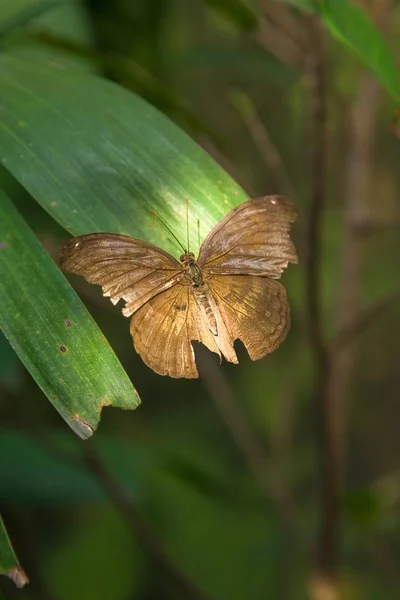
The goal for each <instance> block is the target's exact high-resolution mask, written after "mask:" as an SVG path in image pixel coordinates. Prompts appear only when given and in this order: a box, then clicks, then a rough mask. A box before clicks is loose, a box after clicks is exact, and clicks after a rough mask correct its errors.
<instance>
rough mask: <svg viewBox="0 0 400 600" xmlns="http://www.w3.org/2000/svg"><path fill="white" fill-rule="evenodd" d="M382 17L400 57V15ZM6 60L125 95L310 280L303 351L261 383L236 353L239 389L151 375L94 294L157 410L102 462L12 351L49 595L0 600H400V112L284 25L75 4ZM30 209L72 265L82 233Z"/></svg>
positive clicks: (299, 292)
mask: <svg viewBox="0 0 400 600" xmlns="http://www.w3.org/2000/svg"><path fill="white" fill-rule="evenodd" d="M293 4H295V3H293ZM298 4H301V3H300V2H298ZM361 4H362V5H363V6H364V7H365V9H366V11H367V12H368V13H369V14H370V15H371V16H372V18H373V19H374V20H375V21H376V23H377V24H378V26H379V27H380V28H381V29H382V30H383V31H384V32H385V35H386V36H387V38H388V39H389V40H390V43H391V44H392V46H393V47H394V48H396V43H397V45H398V41H397V42H396V39H397V38H398V29H399V21H400V14H399V9H398V7H397V3H395V2H390V1H386V0H385V1H384V2H381V1H380V0H375V1H371V2H364V3H361ZM0 8H1V5H0ZM396 36H397V38H396ZM3 45H5V50H4V51H9V52H14V53H16V54H19V55H24V54H26V55H30V56H32V55H36V56H37V58H38V60H40V59H42V58H43V57H46V58H48V57H49V56H51V55H54V56H57V60H62V61H65V62H66V63H68V62H71V63H72V64H73V65H79V66H80V67H84V68H88V69H90V70H91V71H93V72H97V73H100V74H102V75H103V76H105V77H108V78H111V79H113V80H115V81H117V82H118V83H120V84H122V85H123V86H125V87H127V88H129V89H131V90H132V91H134V92H135V93H137V94H139V95H141V96H142V97H144V98H146V99H147V100H148V101H150V102H151V103H152V104H154V105H155V106H156V107H157V108H158V109H160V110H161V111H162V112H164V113H165V114H166V115H168V116H169V117H170V118H171V119H172V120H174V121H175V122H176V123H177V124H178V125H180V126H181V127H182V128H183V129H185V130H186V131H187V132H188V133H189V134H190V135H191V136H192V138H194V139H195V140H196V141H197V142H198V143H200V144H201V145H202V146H203V147H204V148H205V149H206V150H207V151H208V152H209V153H210V154H211V155H212V156H214V158H215V159H216V160H217V161H218V162H219V163H220V164H221V165H222V166H223V167H224V168H225V169H226V170H227V171H228V172H229V173H230V174H231V175H232V176H233V177H234V178H235V179H236V180H237V181H238V182H239V183H240V184H241V185H242V186H243V187H244V188H245V190H246V191H247V192H248V193H249V194H250V195H251V196H256V195H262V194H269V193H285V194H289V195H290V196H291V197H292V198H293V201H294V202H295V204H296V206H297V209H298V212H299V219H298V222H297V224H296V225H295V226H294V230H293V237H294V240H295V242H296V245H297V248H298V252H299V256H300V264H299V265H298V266H290V267H289V268H288V270H287V272H286V273H285V275H284V276H283V282H284V284H285V286H286V288H287V291H288V295H289V299H290V304H291V307H292V328H291V331H290V334H289V336H288V338H287V340H286V342H285V343H284V344H283V345H282V346H281V347H280V348H279V349H278V350H277V351H276V352H275V353H274V354H273V355H272V356H269V357H267V358H265V359H263V360H261V361H259V362H257V363H252V362H251V361H250V359H249V358H248V356H247V355H246V352H245V351H244V349H243V348H242V347H240V344H238V346H239V350H238V351H239V359H240V364H239V365H238V366H233V365H227V364H224V365H222V367H219V366H218V364H217V363H218V361H215V360H214V357H213V356H210V355H208V354H207V353H204V352H201V354H200V355H199V360H200V361H201V364H202V365H203V370H204V373H205V375H204V377H203V378H202V379H200V380H199V381H184V380H177V381H175V380H172V379H168V378H162V377H159V376H157V375H156V374H154V373H153V372H152V371H150V370H149V369H148V368H147V367H145V366H144V365H143V363H142V362H141V360H140V359H139V357H138V356H137V355H136V354H135V352H134V351H133V349H132V344H131V340H130V336H129V331H128V323H127V321H126V320H124V319H123V318H122V317H121V316H120V310H119V309H114V308H113V307H112V306H109V304H108V303H107V301H105V300H104V299H103V298H102V297H101V294H100V292H99V290H98V289H97V288H94V287H93V288H91V287H90V286H86V285H85V284H84V283H83V282H82V281H81V280H78V279H74V280H73V284H74V286H75V288H76V289H77V291H78V292H79V293H80V295H81V297H82V298H83V300H84V301H85V303H86V304H87V306H88V308H89V310H90V312H91V313H92V314H93V316H94V317H95V319H96V321H97V322H98V323H99V325H100V327H101V329H102V330H103V332H104V334H105V335H106V337H107V338H108V340H109V341H110V343H111V344H112V346H113V348H114V349H115V351H116V353H117V355H118V356H119V358H120V359H121V361H122V363H123V365H124V367H125V368H126V370H127V372H128V373H129V375H130V376H131V377H132V379H133V381H134V383H135V385H136V386H137V388H138V391H139V393H140V395H141V397H142V405H141V407H140V408H139V409H138V410H136V411H133V412H122V411H118V410H116V409H106V410H105V411H104V413H103V417H102V422H101V425H100V428H99V431H98V432H97V433H96V434H95V436H94V438H93V439H92V440H91V441H89V442H86V443H85V444H83V442H81V441H79V440H78V439H77V438H76V437H75V436H74V434H73V433H72V432H71V431H69V429H68V427H67V426H66V424H65V423H64V422H63V421H62V420H61V418H60V417H59V416H58V414H57V413H56V412H55V411H54V409H53V408H52V406H51V405H50V403H49V402H48V401H47V399H46V398H45V397H44V396H43V395H42V394H41V392H40V391H39V389H38V387H37V386H36V385H35V383H34V382H33V381H32V379H31V378H30V376H29V375H28V374H27V372H26V371H25V370H24V368H23V367H22V365H21V364H20V362H19V361H18V359H17V358H16V356H15V355H14V353H13V352H12V350H11V349H10V347H9V345H8V343H7V342H6V340H5V339H4V338H2V337H0V420H1V434H0V456H1V463H2V464H1V480H0V508H1V510H2V513H3V516H4V518H5V521H6V524H7V527H8V530H9V533H10V536H11V538H12V540H13V543H14V546H15V549H16V551H17V554H18V556H19V559H20V560H21V563H22V564H23V566H24V568H25V570H26V572H27V573H28V575H29V577H30V579H31V584H30V585H29V586H27V587H26V588H24V590H22V591H17V590H15V589H14V587H13V585H12V583H11V582H8V581H7V580H5V579H4V578H2V580H1V581H0V586H1V587H0V590H1V591H0V593H3V595H4V597H5V598H17V597H18V598H23V599H27V598H29V599H32V600H42V599H43V600H47V599H48V600H50V599H52V598H56V599H60V600H63V599H65V600H66V599H71V598H73V599H74V600H79V599H81V598H82V599H83V598H93V599H96V600H102V599H104V600H106V599H107V600H108V599H112V600H125V599H127V600H128V599H129V600H134V599H137V600H154V599H158V598H165V599H170V598H171V599H175V598H185V599H186V598H192V597H193V598H196V597H199V598H200V597H206V596H201V595H198V596H197V595H196V594H198V592H197V591H196V587H197V586H199V587H201V588H202V589H203V590H204V593H207V594H208V595H209V597H210V598H214V599H220V600H225V599H229V600H236V599H237V600H239V599H244V598H251V599H252V600H258V599H260V600H261V599H266V598H271V599H277V598H285V599H293V600H297V599H303V598H316V599H318V600H325V599H326V600H330V599H331V598H335V597H340V598H346V599H349V600H352V599H361V598H362V599H364V598H366V599H368V600H370V599H371V600H372V599H375V598H379V599H380V598H395V597H397V592H396V590H397V589H398V586H399V584H400V572H399V569H398V565H399V559H400V542H399V539H400V538H399V534H400V528H399V501H400V480H399V473H400V463H399V450H400V443H399V435H398V430H399V422H400V408H399V403H398V397H399V394H398V389H399V384H400V369H399V367H400V363H399V352H400V347H399V335H398V333H399V323H400V312H399V297H400V295H399V289H400V288H399V259H398V256H399V250H400V243H399V239H398V238H399V229H398V225H399V204H398V193H397V187H398V184H399V176H398V173H399V171H398V161H399V158H400V146H399V140H398V138H397V137H396V135H395V131H394V129H393V125H392V119H393V116H394V111H395V107H394V106H393V105H392V104H391V103H390V102H389V101H388V100H387V98H386V97H385V95H384V94H383V92H382V91H381V90H380V89H379V86H378V84H377V83H376V81H375V80H374V79H373V77H372V76H371V75H370V74H368V73H367V72H366V71H365V70H364V69H363V68H362V66H361V64H360V63H359V62H358V60H356V59H355V58H353V57H352V56H351V55H350V54H349V53H348V52H347V51H346V50H345V49H343V47H341V46H339V45H338V44H337V43H336V42H334V41H332V39H331V38H330V37H329V35H328V34H326V33H325V32H324V29H323V26H321V25H320V23H319V22H318V20H317V19H316V18H314V17H313V16H312V15H311V14H308V13H306V12H302V11H300V10H296V9H295V8H292V7H290V6H288V5H285V4H284V3H282V2H274V1H271V2H268V1H266V0H265V1H264V2H258V3H254V4H252V3H250V2H248V3H246V2H239V1H238V0H232V1H231V2H228V1H227V0H225V1H224V0H208V1H207V2H205V1H204V2H200V1H196V0H157V1H156V0H140V1H137V2H129V1H128V0H114V2H106V1H105V0H103V1H101V0H97V1H96V0H87V1H85V2H72V3H71V4H69V5H68V6H64V7H61V8H60V7H55V8H54V7H53V8H51V7H50V8H49V10H47V11H44V12H43V13H42V14H41V15H37V16H35V18H34V19H33V20H31V21H29V22H28V23H24V24H23V26H20V27H18V26H17V27H16V28H15V29H14V30H12V31H9V32H8V34H7V36H6V38H5V43H4V44H3ZM19 196H20V197H19V202H18V206H19V208H20V210H21V212H22V213H23V214H24V216H25V217H26V218H27V220H28V222H29V224H30V225H31V226H32V227H33V228H34V230H35V231H36V233H37V234H38V236H39V238H40V240H41V241H42V243H43V244H44V245H45V247H46V248H47V249H48V251H49V252H50V253H51V254H52V255H53V256H54V257H56V256H57V252H58V250H59V248H60V246H61V244H62V242H63V240H64V239H65V238H66V237H67V234H66V232H63V231H60V229H59V227H57V226H56V225H55V224H54V222H52V221H51V219H50V217H48V216H47V215H46V214H45V213H44V212H42V211H41V209H40V208H39V207H38V205H37V204H35V203H34V202H33V201H31V199H30V198H28V197H27V196H26V195H25V194H23V193H22V192H21V193H20V195H19ZM85 461H86V462H85ZM85 465H86V466H85ZM114 478H117V479H118V481H119V484H116V483H115V482H114ZM102 486H108V488H109V489H108V492H107V493H106V494H104V491H103V492H102V491H101V487H102ZM110 490H111V491H110ZM110 496H111V499H110ZM126 498H127V499H128V503H130V506H126V504H125V503H124V501H125V499H126ZM160 544H161V545H164V546H163V547H160ZM164 551H165V552H166V554H164ZM187 580H189V581H187ZM185 582H186V583H185ZM185 586H186V587H185ZM338 590H339V591H338ZM334 592H336V593H337V594H340V595H338V596H333V595H332V594H333V593H334Z"/></svg>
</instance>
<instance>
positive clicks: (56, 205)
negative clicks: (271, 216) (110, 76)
mask: <svg viewBox="0 0 400 600" xmlns="http://www.w3.org/2000/svg"><path fill="white" fill-rule="evenodd" d="M0 87H1V90H2V92H1V97H0V112H1V115H2V124H1V125H0V148H1V156H0V160H1V161H2V163H3V165H4V166H5V167H6V168H7V169H8V170H9V171H10V172H11V173H12V174H13V175H14V177H15V178H16V179H18V181H19V182H20V183H21V184H22V185H23V186H24V187H25V188H26V189H27V190H28V191H29V192H30V194H31V195H32V196H33V197H34V198H35V199H36V200H37V201H38V202H39V203H40V204H41V205H42V206H43V207H44V209H45V210H46V211H47V212H49V213H50V214H51V215H52V216H53V217H54V218H55V219H56V220H57V221H58V222H59V223H60V224H61V225H63V226H64V227H65V228H66V229H67V230H68V231H70V232H71V233H72V234H73V235H80V234H83V233H89V232H96V231H112V232H118V233H125V234H128V235H132V236H134V237H139V238H142V239H146V240H147V241H149V242H151V243H154V244H157V245H158V246H162V247H163V248H164V249H165V250H167V251H169V252H171V253H173V254H175V255H176V254H177V252H179V253H180V249H177V244H176V242H175V241H174V240H173V239H172V237H171V236H170V234H169V233H168V231H167V230H166V228H165V227H163V226H162V225H161V224H160V223H159V222H158V221H156V220H155V219H154V217H153V216H152V214H151V213H150V209H154V210H155V211H156V212H157V213H158V214H159V215H160V216H161V217H162V218H163V219H164V220H165V221H166V223H168V225H169V227H171V228H172V230H173V231H174V233H175V234H176V235H177V236H178V238H179V239H180V240H182V243H183V244H184V245H185V244H186V216H185V204H186V200H187V199H188V200H189V229H190V240H191V250H193V251H196V249H198V229H197V221H198V220H199V223H200V235H201V237H204V236H205V234H206V233H208V231H209V230H210V229H211V228H212V227H213V226H214V225H215V224H216V223H217V222H218V221H219V220H220V219H221V218H222V217H223V215H224V214H225V213H226V212H227V211H228V210H229V209H231V208H233V206H235V205H236V204H238V203H240V202H243V201H245V200H246V199H247V195H246V194H245V193H244V192H243V190H242V189H241V188H240V187H239V186H238V185H237V184H236V183H235V182H234V181H233V180H232V179H231V178H230V177H229V176H228V175H227V174H226V173H225V171H224V170H223V169H222V168H220V167H219V166H218V165H217V164H216V163H215V162H214V161H213V160H212V159H211V157H210V156H208V155H207V154H206V153H205V152H204V151H203V150H202V149H201V148H200V147H199V146H197V145H196V144H195V143H194V142H193V141H192V140H191V139H190V138H189V137H188V136H187V135H186V134H185V133H184V132H183V131H181V130H180V129H179V128H178V127H176V126H175V125H174V124H173V123H171V121H169V120H168V119H167V118H166V117H164V116H163V115H162V114H160V113H159V112H158V111H157V110H155V109H154V108H153V107H152V106H150V105H149V104H147V103H146V102H145V101H143V100H141V99H140V98H138V97H136V96H135V95H134V94H132V93H130V92H128V91H127V90H124V89H123V88H121V87H119V86H117V85H115V84H114V83H111V82H109V81H106V80H104V79H101V78H99V77H95V76H91V75H85V74H82V73H79V72H76V71H74V70H72V69H71V70H68V69H64V68H58V69H57V68H55V67H54V66H52V67H50V66H47V65H45V64H40V65H39V64H35V63H30V62H29V61H22V60H17V59H15V58H13V57H11V56H5V55H3V56H0Z"/></svg>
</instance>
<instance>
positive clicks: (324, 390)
mask: <svg viewBox="0 0 400 600" xmlns="http://www.w3.org/2000/svg"><path fill="white" fill-rule="evenodd" d="M309 23H310V24H309V39H310V49H309V75H310V104H311V128H312V139H311V147H312V151H311V205H310V213H309V229H308V256H307V312H308V315H307V317H308V318H307V321H308V331H309V337H310V342H311V346H312V349H313V352H314V356H315V362H316V365H317V383H316V402H317V415H318V417H317V419H318V422H317V435H318V442H319V456H320V460H321V463H320V469H321V472H320V485H321V488H320V530H319V534H318V540H317V557H318V558H317V569H318V571H319V572H320V574H321V576H322V577H323V578H324V579H327V580H334V578H335V574H336V567H337V529H338V520H339V510H338V506H339V503H338V487H337V465H336V449H335V439H334V432H333V414H332V412H333V411H332V404H331V398H330V394H329V378H330V365H329V355H328V350H327V347H326V343H325V340H324V332H323V324H322V315H321V302H320V291H321V281H320V275H321V269H320V258H321V233H322V219H323V211H324V205H325V200H326V174H327V173H326V164H327V160H326V159H327V157H326V153H327V139H326V121H327V102H326V62H325V53H324V32H323V29H322V26H321V24H320V22H319V21H318V20H317V19H316V18H315V17H311V18H310V22H309Z"/></svg>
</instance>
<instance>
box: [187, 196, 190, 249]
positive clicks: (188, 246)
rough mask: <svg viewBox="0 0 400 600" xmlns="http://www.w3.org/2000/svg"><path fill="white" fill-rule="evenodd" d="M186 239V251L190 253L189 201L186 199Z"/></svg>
mask: <svg viewBox="0 0 400 600" xmlns="http://www.w3.org/2000/svg"><path fill="white" fill-rule="evenodd" d="M186 239H187V251H188V252H189V251H190V243H189V199H188V198H186Z"/></svg>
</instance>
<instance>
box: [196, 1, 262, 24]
mask: <svg viewBox="0 0 400 600" xmlns="http://www.w3.org/2000/svg"><path fill="white" fill-rule="evenodd" d="M206 2H207V4H208V5H209V6H210V7H211V8H213V9H214V10H215V11H217V12H219V13H220V14H221V15H222V16H224V17H225V18H227V19H229V21H231V23H233V24H234V25H236V26H237V27H239V28H240V29H245V30H252V29H255V28H256V27H257V25H258V19H257V15H256V13H255V12H254V11H253V10H252V9H251V8H250V7H249V6H248V5H247V4H246V3H245V2H242V1H241V0H206Z"/></svg>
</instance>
